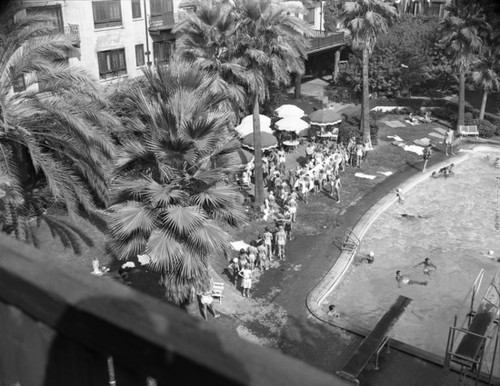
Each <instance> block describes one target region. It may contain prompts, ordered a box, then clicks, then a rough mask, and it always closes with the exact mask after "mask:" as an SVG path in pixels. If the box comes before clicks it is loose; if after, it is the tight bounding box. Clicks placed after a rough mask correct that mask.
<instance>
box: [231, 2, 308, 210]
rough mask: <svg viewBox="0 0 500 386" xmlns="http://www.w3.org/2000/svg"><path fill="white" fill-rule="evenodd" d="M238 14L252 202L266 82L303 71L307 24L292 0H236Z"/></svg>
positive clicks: (258, 180) (259, 182)
mask: <svg viewBox="0 0 500 386" xmlns="http://www.w3.org/2000/svg"><path fill="white" fill-rule="evenodd" d="M234 3H235V5H234V12H235V13H236V14H237V19H238V25H237V28H236V31H237V40H238V47H237V52H238V53H237V55H238V56H239V57H240V58H242V59H243V63H244V64H243V65H244V67H245V68H246V69H247V71H248V77H247V87H248V90H249V93H250V95H251V98H252V99H251V104H252V107H253V109H252V114H253V129H254V132H253V133H254V146H255V148H254V156H255V170H254V172H255V205H256V206H257V207H259V206H261V205H262V203H263V202H264V182H263V175H262V149H261V137H260V123H259V113H260V103H261V102H263V101H265V100H266V99H267V97H268V95H269V94H268V93H269V85H270V84H274V85H280V84H289V83H290V74H291V73H297V74H300V75H301V74H303V73H304V60H305V59H306V58H307V48H308V44H309V42H308V40H307V38H308V37H310V36H312V31H311V29H310V26H308V25H307V24H306V23H305V22H304V21H303V20H302V19H299V18H298V17H297V16H295V15H298V14H299V13H302V12H303V8H302V6H298V5H297V4H296V3H295V2H281V1H274V0H235V2H234Z"/></svg>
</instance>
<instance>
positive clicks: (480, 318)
mask: <svg viewBox="0 0 500 386" xmlns="http://www.w3.org/2000/svg"><path fill="white" fill-rule="evenodd" d="M474 292H476V291H474ZM472 299H474V295H473V297H472ZM499 307H500V271H498V272H497V273H496V275H495V276H494V277H493V279H492V281H491V283H490V285H489V286H488V288H487V290H486V293H485V295H484V296H483V299H482V300H481V302H480V303H479V306H478V308H477V310H476V311H474V300H472V302H471V306H470V312H469V313H468V314H467V319H466V320H465V322H464V324H463V325H462V326H461V327H457V317H455V323H454V325H453V326H451V327H450V332H449V334H448V342H447V344H446V357H445V366H447V367H449V366H450V363H451V362H453V363H456V364H458V365H460V366H461V368H460V374H461V375H463V372H464V368H465V369H468V370H469V371H470V372H471V373H472V374H473V375H475V378H476V384H477V381H478V379H479V375H480V373H481V368H482V365H483V358H484V356H485V351H486V350H487V348H488V347H487V346H488V344H491V343H495V348H494V349H493V359H492V363H491V366H490V374H489V380H490V381H491V378H492V374H493V367H494V364H495V356H496V351H497V350H496V348H497V347H498V334H499V332H498V330H499V317H500V309H499ZM455 342H459V343H458V345H457V346H456V349H455Z"/></svg>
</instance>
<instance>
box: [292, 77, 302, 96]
mask: <svg viewBox="0 0 500 386" xmlns="http://www.w3.org/2000/svg"><path fill="white" fill-rule="evenodd" d="M294 80H295V92H294V98H295V99H299V98H300V97H301V94H302V75H301V74H299V73H298V72H296V73H295V79H294Z"/></svg>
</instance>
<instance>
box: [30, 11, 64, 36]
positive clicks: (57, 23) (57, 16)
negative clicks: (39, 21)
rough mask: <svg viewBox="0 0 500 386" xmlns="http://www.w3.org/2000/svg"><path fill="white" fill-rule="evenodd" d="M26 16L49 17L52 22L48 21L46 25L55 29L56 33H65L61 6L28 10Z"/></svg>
mask: <svg viewBox="0 0 500 386" xmlns="http://www.w3.org/2000/svg"><path fill="white" fill-rule="evenodd" d="M26 15H28V16H34V15H40V16H47V17H48V18H50V19H52V20H50V21H47V22H46V23H45V24H47V25H49V26H51V27H54V32H64V27H63V18H62V12H61V6H60V5H57V6H43V7H31V8H27V9H26Z"/></svg>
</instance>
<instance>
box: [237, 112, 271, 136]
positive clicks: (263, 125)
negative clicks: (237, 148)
mask: <svg viewBox="0 0 500 386" xmlns="http://www.w3.org/2000/svg"><path fill="white" fill-rule="evenodd" d="M259 121H260V131H261V132H263V133H272V132H273V130H272V129H271V118H269V117H266V116H265V115H262V114H259ZM234 129H235V130H236V131H237V133H238V134H239V135H240V137H244V136H246V135H248V134H250V133H253V115H247V116H246V117H245V118H243V119H242V120H241V123H240V124H239V125H238V126H236V127H235V128H234Z"/></svg>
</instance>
